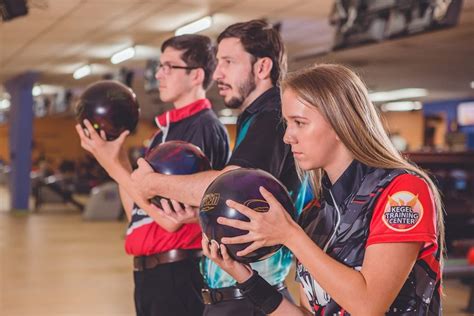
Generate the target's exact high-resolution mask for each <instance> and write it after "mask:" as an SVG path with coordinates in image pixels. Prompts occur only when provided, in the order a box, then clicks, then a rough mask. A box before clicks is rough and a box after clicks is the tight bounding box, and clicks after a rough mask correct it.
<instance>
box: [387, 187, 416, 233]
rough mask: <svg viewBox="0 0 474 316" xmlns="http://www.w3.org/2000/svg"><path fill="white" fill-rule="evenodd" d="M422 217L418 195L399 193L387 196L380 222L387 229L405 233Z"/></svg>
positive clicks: (405, 192)
mask: <svg viewBox="0 0 474 316" xmlns="http://www.w3.org/2000/svg"><path fill="white" fill-rule="evenodd" d="M422 217H423V205H421V202H420V200H419V199H418V194H417V195H415V194H413V193H411V192H408V191H400V192H397V193H395V194H393V195H391V196H390V195H389V196H388V199H387V204H385V209H384V213H383V217H382V220H383V222H384V223H385V225H386V226H387V227H388V228H390V229H392V230H394V231H398V232H405V231H409V230H411V229H413V228H415V227H416V225H418V223H419V222H420V221H421V218H422Z"/></svg>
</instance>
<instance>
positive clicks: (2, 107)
mask: <svg viewBox="0 0 474 316" xmlns="http://www.w3.org/2000/svg"><path fill="white" fill-rule="evenodd" d="M9 108H10V100H8V99H3V100H1V101H0V111H6V110H8V109H9Z"/></svg>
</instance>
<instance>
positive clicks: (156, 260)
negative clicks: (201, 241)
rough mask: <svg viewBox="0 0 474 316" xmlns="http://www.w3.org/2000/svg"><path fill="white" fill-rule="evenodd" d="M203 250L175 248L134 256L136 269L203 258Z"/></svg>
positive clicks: (140, 269)
mask: <svg viewBox="0 0 474 316" xmlns="http://www.w3.org/2000/svg"><path fill="white" fill-rule="evenodd" d="M201 256H202V250H200V249H199V250H198V249H173V250H170V251H166V252H161V253H156V254H154V255H150V256H138V257H134V258H133V268H134V270H135V271H143V270H146V269H153V268H156V267H157V266H158V265H160V264H165V263H173V262H178V261H182V260H186V259H193V258H201Z"/></svg>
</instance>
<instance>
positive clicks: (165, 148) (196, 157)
mask: <svg viewBox="0 0 474 316" xmlns="http://www.w3.org/2000/svg"><path fill="white" fill-rule="evenodd" d="M145 160H146V161H147V162H148V163H149V164H150V166H151V167H152V168H153V170H154V171H155V172H159V173H163V174H167V175H186V174H193V173H196V172H201V171H206V170H211V163H210V162H209V159H207V157H206V156H205V155H204V153H203V152H202V151H201V149H200V148H199V147H197V146H196V145H193V144H190V143H187V142H183V141H177V140H173V141H168V142H164V143H162V144H159V145H158V146H156V147H154V148H153V149H151V150H150V151H149V152H147V153H146V155H145ZM160 199H161V197H160V196H156V197H153V198H152V199H151V202H152V203H153V204H155V205H156V206H158V207H161V203H160Z"/></svg>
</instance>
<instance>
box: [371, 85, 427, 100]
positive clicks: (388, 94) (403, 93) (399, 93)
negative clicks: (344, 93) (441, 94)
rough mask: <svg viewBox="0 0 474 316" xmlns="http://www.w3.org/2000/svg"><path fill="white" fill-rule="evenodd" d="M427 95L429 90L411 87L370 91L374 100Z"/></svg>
mask: <svg viewBox="0 0 474 316" xmlns="http://www.w3.org/2000/svg"><path fill="white" fill-rule="evenodd" d="M427 95H428V91H427V90H426V89H418V88H409V89H400V90H392V91H383V92H374V93H369V98H370V100H371V101H372V102H384V101H392V100H402V99H411V98H419V97H424V96H427Z"/></svg>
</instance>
